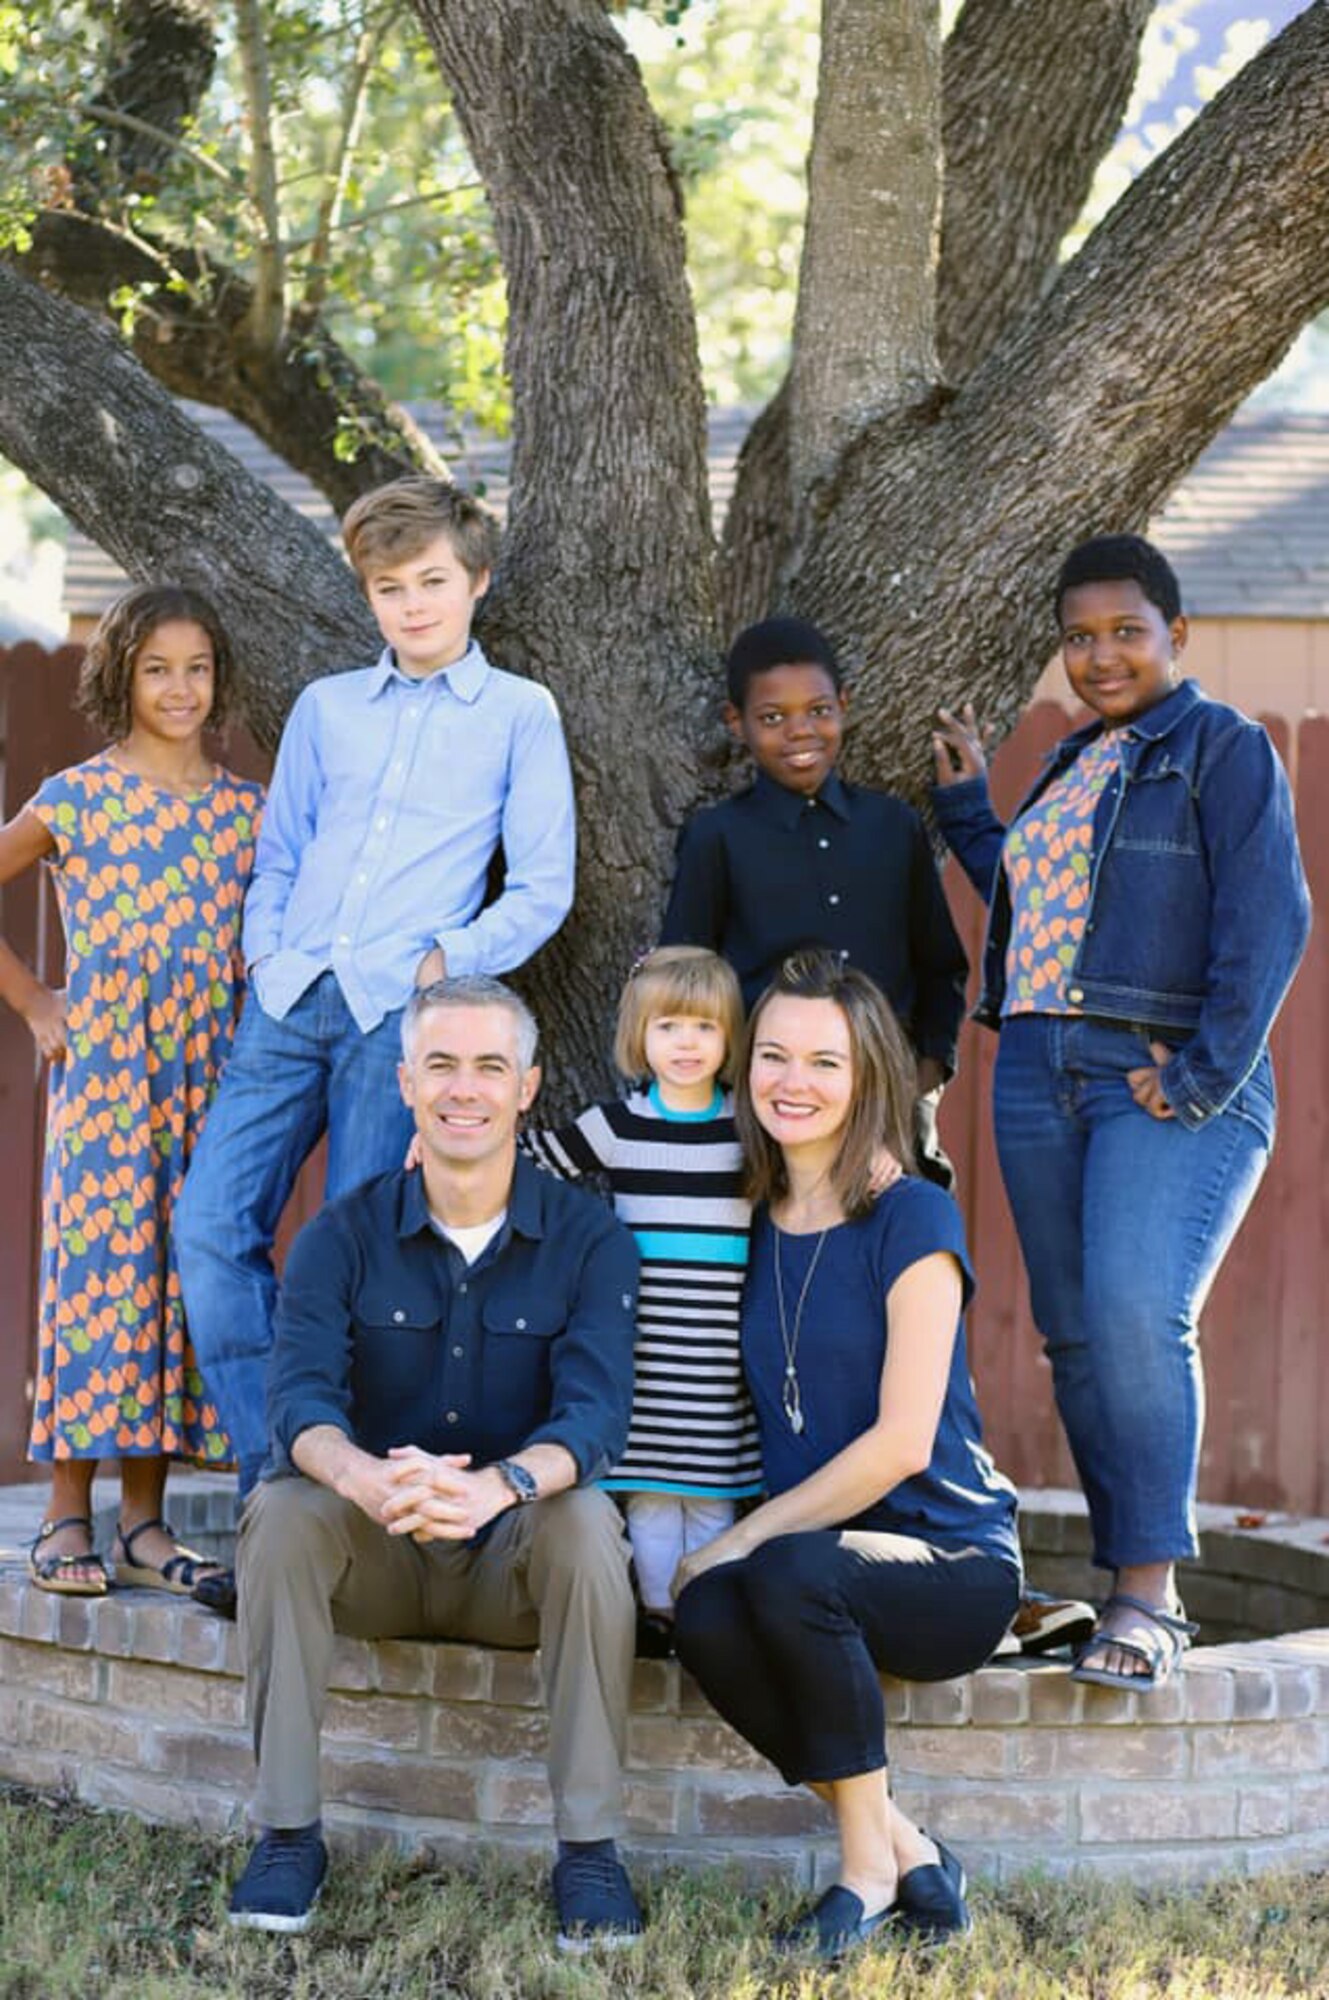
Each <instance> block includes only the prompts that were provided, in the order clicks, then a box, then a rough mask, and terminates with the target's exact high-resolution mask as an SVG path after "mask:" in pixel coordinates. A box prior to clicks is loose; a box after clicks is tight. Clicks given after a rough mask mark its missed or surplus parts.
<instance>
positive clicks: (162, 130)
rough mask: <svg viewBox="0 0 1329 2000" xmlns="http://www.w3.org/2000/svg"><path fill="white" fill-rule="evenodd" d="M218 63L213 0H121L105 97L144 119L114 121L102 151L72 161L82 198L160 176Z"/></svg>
mask: <svg viewBox="0 0 1329 2000" xmlns="http://www.w3.org/2000/svg"><path fill="white" fill-rule="evenodd" d="M216 64H217V22H216V8H215V7H214V6H213V5H212V4H211V0H121V4H120V5H119V6H118V7H117V8H116V10H115V17H114V21H113V24H112V39H111V61H110V67H109V69H108V71H107V75H106V81H105V84H104V86H103V89H102V93H101V101H102V102H103V103H104V104H106V105H108V106H109V107H110V108H111V109H112V110H113V111H119V112H124V113H126V114H128V116H130V117H131V118H134V119H136V120H138V121H140V124H139V128H138V129H135V130H130V129H127V128H125V127H121V126H116V127H108V128H107V130H106V132H105V134H104V135H103V136H104V140H105V144H104V147H103V149H102V150H101V151H100V152H99V153H95V152H93V151H91V150H90V151H89V152H88V153H87V154H86V155H85V156H84V157H82V158H81V159H80V160H78V161H75V162H72V163H71V164H72V166H73V171H74V184H75V198H76V199H78V200H80V201H87V200H88V198H89V197H91V198H92V199H91V204H90V205H92V206H96V201H97V198H98V197H99V196H100V195H102V194H104V193H109V192H111V191H112V190H114V189H120V190H124V189H125V188H127V187H129V188H137V189H139V190H140V191H141V190H142V189H143V188H144V187H151V186H153V185H154V184H155V183H156V182H157V181H158V180H160V178H161V175H162V173H163V171H164V170H165V167H166V164H167V161H168V159H169V157H170V149H171V141H172V139H173V138H175V137H177V136H178V135H179V133H180V131H181V129H182V127H183V126H184V124H185V121H186V120H187V119H188V118H190V117H192V116H193V114H194V112H195V111H196V110H197V108H198V106H199V105H200V104H201V103H202V101H203V98H204V96H205V95H206V93H207V90H208V86H209V84H210V83H211V82H212V74H213V71H214V69H215V68H216Z"/></svg>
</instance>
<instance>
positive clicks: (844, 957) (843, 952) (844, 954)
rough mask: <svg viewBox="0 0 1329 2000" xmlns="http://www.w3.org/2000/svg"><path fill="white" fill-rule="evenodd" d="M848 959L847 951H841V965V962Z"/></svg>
mask: <svg viewBox="0 0 1329 2000" xmlns="http://www.w3.org/2000/svg"><path fill="white" fill-rule="evenodd" d="M848 957H849V953H848V952H847V951H842V952H841V953H840V959H841V963H843V962H844V961H845V960H846V959H847V958H848Z"/></svg>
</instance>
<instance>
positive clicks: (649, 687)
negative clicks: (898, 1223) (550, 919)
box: [415, 0, 717, 1096]
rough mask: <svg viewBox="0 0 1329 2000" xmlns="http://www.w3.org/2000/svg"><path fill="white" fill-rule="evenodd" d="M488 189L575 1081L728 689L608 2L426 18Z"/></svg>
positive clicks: (502, 650) (582, 1079)
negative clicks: (555, 755) (561, 787)
mask: <svg viewBox="0 0 1329 2000" xmlns="http://www.w3.org/2000/svg"><path fill="white" fill-rule="evenodd" d="M415 7H416V12H417V14H418V16H419V18H420V20H421V22H422V24H423V26H424V28H425V31H426V33H427V34H428V35H429V38H430V40H431V42H432V44H433V46H434V48H435V49H436V51H437V53H438V58H439V61H440V64H441V66H442V69H443V72H444V75H445V77H446V79H447V83H448V86H449V89H450V92H451V96H452V101H453V105H454V107H455V109H456V112H457V115H458V117H459V119H460V120H461V123H462V126H463V129H464V131H465V133H466V138H467V142H468V144H469V146H470V149H471V152H472V154H473V157H474V159H475V161H476V164H477V166H478V168H479V170H480V173H481V175H482V177H483V179H484V181H485V185H486V187H487V188H488V190H489V195H490V200H491V203H492V206H493V213H494V223H495V229H496V231H497V235H498V241H499V246H500V249H501V252H502V256H503V263H504V269H505V272H506V275H507V284H508V311H509V332H508V349H507V359H508V368H509V373H510V375H511V379H512V395H513V458H512V495H511V500H510V503H509V513H508V529H507V534H506V537H505V552H504V557H503V562H502V566H501V570H500V574H499V577H498V579H497V587H496V589H495V592H494V601H493V603H492V604H491V605H490V606H489V607H487V615H486V619H485V623H484V636H485V640H486V643H487V644H488V645H489V646H490V647H491V649H492V651H493V653H494V656H495V657H496V658H497V659H498V660H500V661H501V662H502V663H503V664H504V665H507V666H517V667H520V668H521V669H523V670H525V671H527V672H530V673H532V674H533V675H534V676H535V677H536V678H537V679H539V680H541V681H543V682H544V683H545V684H546V685H547V686H549V687H550V688H552V689H553V691H554V693H555V695H556V696H557V698H558V700H559V703H560V706H561V707H562V710H563V714H564V717H565V721H566V723H567V725H568V736H569V742H570V746H571V749H572V756H573V763H574V768H575V772H576V778H577V790H578V800H579V825H580V856H579V870H580V877H579V879H580V884H581V887H580V891H579V896H578V906H577V910H576V911H575V913H574V915H573V917H572V919H571V920H570V921H569V922H568V924H566V925H565V926H564V929H563V931H562V932H561V933H560V935H559V938H558V939H557V941H556V943H555V944H554V945H553V946H552V947H550V949H549V950H548V951H547V952H546V953H545V954H544V956H543V958H542V961H541V975H542V976H541V981H540V990H539V998H540V1009H541V1015H542V1018H543V1019H544V1020H545V1023H546V1026H547V1029H548V1031H549V1032H550V1034H551V1037H552V1043H551V1045H552V1046H554V1047H557V1048H558V1050H559V1053H560V1057H561V1058H562V1061H561V1064H560V1070H561V1074H562V1077H563V1081H564V1082H565V1084H567V1085H568V1086H569V1087H570V1088H571V1091H572V1094H573V1095H574V1096H576V1095H577V1094H578V1093H579V1092H584V1091H586V1090H589V1089H593V1088H596V1087H598V1086H600V1085H602V1084H603V1081H604V1074H603V1061H602V1054H601V1051H602V1049H603V1046H604V1037H605V1029H606V1026H607V1021H608V1010H609V1006H610V1004H611V1003H612V999H613V997H614V996H615V995H616V992H617V988H618V986H619V984H620V983H621V980H622V978H623V977H624V975H625V974H626V972H627V970H628V968H629V966H630V964H631V962H632V960H633V958H634V957H635V956H636V954H637V953H638V952H640V951H641V949H642V948H643V946H644V945H646V944H648V943H649V942H650V941H651V939H652V936H653V934H654V930H655V926H656V924H657V922H658V917H659V898H660V885H661V883H662V882H663V881H664V880H666V879H667V876H668V873H669V869H670V865H671V857H672V849H673V840H674V835H675V831H676V829H677V826H678V823H679V821H680V819H681V818H682V817H683V815H684V813H685V811H686V809H687V808H688V806H689V805H690V804H691V803H692V802H693V800H694V799H695V797H696V795H697V790H698V760H699V758H700V756H701V755H702V754H703V750H704V747H705V745H706V742H707V738H708V732H707V729H706V721H707V718H708V716H709V715H713V714H714V709H715V698H716V693H717V678H716V676H717V660H716V635H715V606H714V597H713V553H714V551H713V541H712V533H711V522H710V506H709V499H708V488H707V478H706V435H705V406H704V400H703V395H702V386H701V373H700V367H699V364H698V359H697V344H696V328H695V318H694V314H693V310H692V305H691V301H690V298H689V294H688V287H687V276H686V270H685V262H684V239H683V228H682V219H681V215H680V206H679V191H678V187H677V183H676V181H675V178H674V175H673V172H672V169H671V167H670V164H669V160H668V152H667V146H666V143H665V139H664V135H663V132H662V130H661V127H660V125H659V122H658V120H657V118H656V116H655V113H654V112H653V110H652V108H651V105H650V102H649V100H648V98H647V96H646V91H645V88H644V85H643V83H642V79H641V75H640V72H639V70H638V68H637V65H636V63H635V62H634V61H633V59H632V57H631V56H630V55H629V53H628V51H627V50H626V48H625V47H624V45H623V42H622V40H621V38H620V37H619V35H618V34H617V32H616V31H615V29H614V28H613V27H612V26H611V24H610V23H609V22H608V20H607V19H606V17H605V14H604V11H603V9H602V8H601V7H600V6H598V5H595V4H591V0H415Z"/></svg>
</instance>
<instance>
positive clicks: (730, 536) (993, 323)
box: [717, 0, 1154, 631]
mask: <svg viewBox="0 0 1329 2000" xmlns="http://www.w3.org/2000/svg"><path fill="white" fill-rule="evenodd" d="M1153 6H1154V0H1020V4H1019V5H1018V6H1012V5H1011V4H1010V0H968V4H967V5H966V7H965V9H964V11H963V13H962V14H961V16H960V19H959V21H958V22H957V23H956V26H955V28H954V29H953V30H952V32H951V34H950V35H949V36H948V37H947V40H946V42H945V44H944V46H943V50H942V117H943V134H944V155H945V170H944V179H943V188H942V223H941V262H940V268H939V270H938V272H937V296H936V337H937V344H938V349H939V353H940V361H941V369H942V373H943V375H944V376H945V377H946V379H947V380H949V381H953V382H955V381H959V380H961V379H962V378H963V376H964V375H965V374H967V372H968V371H969V369H970V368H971V367H972V366H973V365H974V364H975V362H976V361H977V360H978V359H980V358H981V356H982V355H983V354H984V353H986V351H987V350H988V348H989V347H990V346H991V345H992V342H993V341H994V340H995V339H996V337H997V335H998V333H999V332H1000V331H1001V330H1002V328H1003V327H1004V326H1006V325H1007V324H1009V323H1010V321H1011V320H1013V319H1014V318H1017V317H1018V316H1019V314H1020V313H1022V312H1024V311H1025V310H1027V309H1028V307H1029V306H1031V305H1032V304H1034V303H1035V302H1036V301H1037V299H1038V298H1039V296H1040V295H1041V293H1042V292H1043V291H1044V290H1045V289H1046V287H1047V286H1048V284H1049V283H1050V282H1051V279H1052V276H1053V275H1054V274H1055V268H1056V257H1057V252H1058V249H1059V247H1060V245H1061V242H1062V239H1063V238H1064V236H1065V234H1066V232H1067V230H1068V229H1069V228H1070V227H1071V225H1072V223H1073V222H1074V221H1075V218H1076V216H1077V215H1078V214H1079V213H1080V211H1081V209H1082V207H1083V205H1084V201H1085V198H1086V196H1087V195H1088V192H1089V187H1090V183H1091V182H1092V180H1093V176H1094V170H1095V168H1096V167H1097V165H1098V162H1099V160H1100V159H1101V158H1102V156H1103V154H1104V153H1105V151H1106V150H1107V148H1108V146H1109V145H1110V144H1111V142H1112V139H1113V137H1114V135H1115V133H1116V131H1117V130H1118V128H1119V126H1120V123H1121V120H1122V117H1123V116H1124V114H1125V111H1126V107H1127V104H1128V102H1129V100H1130V93H1131V88H1132V85H1133V82H1134V78H1135V71H1136V67H1137V63H1138V58H1139V48H1140V38H1141V35H1142V33H1143V31H1144V27H1145V25H1146V23H1147V21H1148V18H1149V16H1150V14H1151V13H1152V12H1153ZM1068 46H1072V47H1075V48H1079V49H1081V50H1085V51H1092V60H1089V59H1086V60H1084V61H1076V62H1068V61H1067V59H1066V51H1067V47H1068ZM1012 106H1014V110H1012V108H1011V107H1012ZM830 282H831V284H832V285H833V284H834V276H833V274H832V278H831V281H830ZM800 309H801V297H800ZM788 423H789V408H788V384H786V385H785V387H784V388H782V389H781V391H780V393H779V395H777V396H776V397H774V398H773V399H772V401H771V403H770V404H769V405H768V406H767V408H766V410H765V411H764V412H763V413H762V416H761V417H760V419H759V420H758V423H757V424H756V425H755V426H754V428H753V432H752V435H751V437H750V439H749V441H748V443H747V444H746V445H745V447H744V450H743V454H742V457H741V459H740V461H739V467H738V478H737V482H736V485H735V489H734V497H733V499H732V501H731V503H730V508H729V514H728V516H727V518H726V521H725V529H724V544H723V548H722V552H721V561H720V570H719V577H718V583H717V589H718V593H719V597H720V603H721V611H722V625H723V627H724V629H725V630H726V631H732V630H734V629H735V628H737V627H738V626H740V625H742V624H744V623H745V622H746V621H747V620H749V619H752V618H758V617H760V616H761V615H762V614H763V612H764V611H765V610H766V609H767V608H768V607H769V606H770V604H771V603H772V602H773V601H774V598H775V595H776V591H777V585H778V579H779V574H780V568H781V564H782V562H783V560H784V557H785V553H786V550H787V546H788V540H789V535H790V524H791V521H792V517H793V497H792V490H791V488H790V487H789V484H788V480H789V473H788V453H789V443H788V435H787V433H788Z"/></svg>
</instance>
